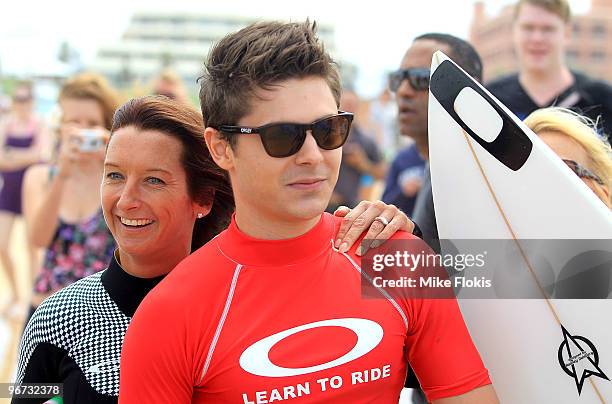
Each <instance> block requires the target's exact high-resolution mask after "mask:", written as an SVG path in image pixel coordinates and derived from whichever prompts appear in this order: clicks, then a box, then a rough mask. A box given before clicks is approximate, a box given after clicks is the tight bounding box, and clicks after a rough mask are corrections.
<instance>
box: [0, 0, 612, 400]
mask: <svg viewBox="0 0 612 404" xmlns="http://www.w3.org/2000/svg"><path fill="white" fill-rule="evenodd" d="M569 22H570V14H569V6H568V4H567V2H566V1H565V0H519V1H518V3H517V4H516V6H515V16H514V42H515V50H516V54H517V57H518V60H519V65H520V69H519V72H518V73H517V74H514V75H512V76H509V77H504V78H501V79H498V80H496V81H494V82H491V83H484V85H485V86H486V87H487V88H488V90H489V91H490V92H491V93H492V94H493V95H495V96H496V97H497V98H498V99H499V100H500V101H502V103H504V104H505V105H506V106H507V107H508V108H509V109H510V110H511V111H512V112H514V113H515V114H516V115H517V116H519V118H521V119H524V122H525V124H526V125H527V126H528V127H529V128H530V129H531V130H532V131H533V132H534V133H536V134H537V135H538V136H539V137H540V138H541V139H542V140H543V141H544V143H546V144H547V145H548V146H549V147H550V148H551V149H552V151H554V152H555V153H556V154H557V155H558V156H559V157H560V158H561V159H562V160H563V162H564V163H565V164H566V165H567V167H569V168H570V169H571V170H572V171H573V172H574V173H575V174H576V175H577V176H578V177H580V178H581V179H582V180H583V181H584V182H585V184H586V185H587V186H588V187H589V188H590V189H591V190H592V191H593V193H594V194H595V195H596V196H597V198H598V199H599V200H601V201H602V203H604V204H605V205H606V206H607V207H608V208H610V207H611V206H612V199H611V192H610V187H611V186H612V151H611V149H610V144H609V139H610V136H612V135H611V133H612V87H611V86H610V85H609V84H607V83H605V82H601V81H597V80H594V79H591V78H588V77H587V76H585V75H583V74H580V73H579V72H574V71H571V70H570V69H569V68H568V67H567V65H566V62H565V58H564V48H563V43H564V42H563V38H564V33H565V32H566V30H567V29H569V28H568V27H569V25H568V24H569ZM404 46H405V47H406V51H405V54H404V57H403V58H402V60H401V61H400V63H399V66H398V69H397V70H396V71H394V72H392V73H391V74H390V75H389V80H388V89H386V90H385V91H384V92H383V95H382V96H381V97H380V99H379V100H377V101H376V102H374V103H373V104H372V108H371V112H372V118H371V121H372V122H373V125H372V126H368V125H363V124H362V123H363V122H364V121H365V120H361V119H355V114H356V113H358V111H359V110H360V100H359V97H358V95H357V94H356V92H355V91H354V89H352V88H350V87H348V86H344V87H343V85H342V83H341V78H340V76H339V72H338V70H337V68H336V65H335V62H334V61H333V60H332V59H331V57H330V56H329V55H328V54H327V52H326V51H325V49H324V48H323V46H322V45H321V43H320V41H319V39H318V38H317V36H316V24H314V23H311V22H309V21H306V22H304V23H277V22H262V23H257V24H253V25H251V26H249V27H246V28H244V29H242V30H240V31H238V32H236V33H232V34H230V35H228V36H227V37H225V38H224V39H223V40H221V41H220V42H219V43H217V44H216V45H215V46H214V47H213V48H212V50H211V53H210V54H209V55H208V58H207V60H206V63H205V70H204V73H203V76H202V77H201V78H200V79H199V86H200V87H199V101H200V109H201V113H200V112H198V111H197V110H196V109H195V108H193V107H192V106H191V105H190V104H189V103H190V101H189V98H188V96H187V91H186V89H185V87H184V85H183V84H182V83H181V81H180V79H179V78H178V76H176V75H175V74H174V73H172V72H170V71H164V72H162V74H161V75H160V76H159V77H158V78H157V79H155V80H154V81H152V86H151V94H153V95H150V96H145V97H140V98H135V99H130V100H127V102H124V103H123V104H122V105H121V102H120V100H119V96H118V94H117V92H116V91H115V90H113V89H112V88H111V86H110V85H109V84H108V83H107V82H106V80H105V79H104V78H103V77H101V76H99V75H97V74H94V73H82V74H79V75H77V76H75V77H72V78H70V79H68V80H67V81H66V82H65V83H64V84H63V86H62V88H61V91H60V94H59V99H58V105H59V108H60V110H61V119H60V122H59V125H58V127H57V128H56V129H57V130H56V131H52V130H50V129H48V128H47V127H46V125H45V123H44V122H43V121H42V120H41V119H40V118H39V117H37V116H36V115H35V113H34V108H33V99H34V94H33V90H32V86H31V85H30V84H28V83H25V82H24V83H20V84H19V85H17V86H16V87H15V89H14V92H13V95H12V107H11V110H10V113H9V114H7V115H6V116H4V117H3V118H2V121H1V122H0V142H1V143H2V144H3V148H2V149H1V150H0V173H1V175H2V188H1V189H0V263H1V266H2V268H3V274H4V276H5V277H6V279H7V280H8V285H9V287H10V290H9V294H8V295H7V296H10V297H9V299H8V301H7V302H6V307H5V308H4V315H7V316H9V315H10V316H15V312H17V313H18V312H19V309H15V307H18V306H19V304H18V303H19V302H25V301H26V300H28V301H29V306H30V310H29V313H27V315H25V316H24V317H25V324H26V325H25V330H24V334H23V337H22V341H21V345H20V352H19V364H18V369H17V377H16V381H17V382H18V383H35V382H47V383H50V382H54V383H64V392H63V402H64V403H77V402H92V403H93V402H99V403H107V402H115V403H116V402H117V401H118V400H119V402H122V403H140V402H153V401H163V402H177V403H179V402H180V403H183V402H185V403H187V402H194V403H195V402H230V401H236V400H241V399H242V400H244V402H245V403H250V402H266V401H261V400H264V399H265V398H266V397H267V398H268V399H270V398H271V397H274V394H275V393H274V391H275V389H276V388H278V386H279V385H289V384H292V383H293V384H296V383H299V382H300V381H299V380H298V381H296V379H293V377H295V376H300V375H308V374H311V373H315V372H317V377H320V378H327V380H329V381H330V383H331V385H329V386H328V387H333V382H331V380H334V375H335V374H337V373H338V372H340V371H343V370H347V371H348V369H349V368H350V369H353V367H355V369H356V368H359V369H362V368H363V369H366V368H367V369H374V368H376V369H381V372H385V370H384V369H385V366H389V368H388V369H387V372H388V374H387V376H388V378H387V379H386V381H385V383H386V384H384V386H385V387H384V388H380V387H376V386H374V387H372V385H371V384H367V383H364V384H353V385H352V386H344V387H334V388H333V389H331V391H330V390H328V391H325V390H326V389H325V387H324V386H323V389H322V390H321V388H318V389H315V388H314V386H310V385H309V386H308V388H306V387H304V386H303V390H304V391H308V393H307V394H308V395H310V396H311V398H312V399H313V400H317V399H322V397H324V395H325V394H327V395H328V397H329V398H328V399H329V400H330V401H332V402H333V401H334V400H336V402H361V401H363V402H366V401H367V402H370V401H377V402H392V401H393V400H397V398H398V397H399V392H400V390H401V388H402V387H403V386H408V387H413V388H414V395H413V398H412V400H413V402H414V403H424V402H437V401H438V400H444V401H440V402H444V403H453V402H470V403H494V402H497V398H496V394H495V390H494V387H493V386H492V385H491V380H490V379H489V376H488V374H487V370H486V369H485V367H484V365H483V363H482V361H481V360H480V357H479V354H478V351H477V350H476V349H475V347H474V345H473V343H472V341H471V339H470V336H469V333H468V332H467V329H466V326H465V324H464V323H463V320H462V318H461V315H460V313H459V308H458V305H457V303H456V301H454V300H453V299H439V300H433V301H422V300H417V299H414V298H408V297H406V298H398V299H395V298H391V297H389V296H386V297H384V298H382V299H374V300H367V299H365V300H364V299H362V298H360V295H359V290H360V287H361V285H360V282H361V279H360V271H361V269H360V268H359V265H358V264H357V263H356V262H358V257H359V256H360V255H363V253H364V252H365V249H364V248H363V246H360V245H359V243H358V242H357V241H359V240H360V239H361V238H365V239H369V240H375V241H374V242H373V243H372V244H371V246H372V247H375V246H376V245H379V244H380V243H383V242H385V241H386V240H388V239H404V240H405V239H414V238H415V237H416V236H419V237H421V238H422V239H423V240H424V241H425V242H426V243H427V245H428V246H429V247H430V248H431V249H433V250H434V251H438V250H439V240H438V238H439V237H438V233H437V228H436V220H435V212H434V199H433V195H432V185H431V179H430V174H429V163H428V125H427V119H428V111H427V108H428V96H429V92H428V89H429V78H430V64H431V59H432V55H433V54H434V52H436V51H438V50H442V51H443V52H444V53H445V54H447V55H448V56H449V57H450V58H452V59H453V60H454V61H455V62H456V63H457V64H458V65H459V66H460V67H462V68H463V69H464V70H465V71H466V72H467V73H468V74H470V75H471V76H472V77H473V78H474V79H475V80H477V81H480V82H481V81H482V72H483V64H482V61H481V59H480V57H479V55H478V52H477V51H476V50H475V49H474V47H472V46H471V45H470V44H469V43H468V42H467V41H465V40H463V39H460V38H457V37H455V36H453V35H449V34H444V33H424V34H422V35H419V36H417V37H416V38H415V39H414V40H413V41H412V42H411V43H405V44H404ZM393 99H394V101H393ZM245 100H247V101H245ZM390 100H391V101H390ZM389 102H395V107H393V106H392V107H391V108H390V107H389ZM372 129H373V133H368V131H370V130H372ZM395 129H397V131H398V132H399V135H400V136H402V137H405V138H407V139H410V141H407V142H405V143H406V144H407V145H406V146H404V147H403V148H401V149H399V150H396V149H395V145H397V144H398V143H397V142H396V141H393V140H390V139H391V138H393V135H392V134H390V133H392V132H393V131H394V130H395ZM45 148H47V149H48V150H45ZM391 149H392V150H391ZM379 182H384V189H382V190H381V192H380V193H379V194H380V195H381V199H382V201H377V202H368V201H362V202H359V201H360V200H362V199H364V198H366V199H369V198H370V197H372V196H376V191H372V184H373V183H379ZM366 190H367V191H366ZM347 207H348V208H347ZM350 208H353V209H350ZM324 211H328V212H330V213H331V214H328V213H324ZM19 216H23V219H24V222H25V227H26V234H27V240H24V241H23V242H24V243H25V245H26V246H27V249H26V250H27V251H28V254H29V264H30V268H29V269H27V271H28V278H30V279H31V285H32V293H31V295H29V296H20V295H19V293H18V288H17V285H16V281H15V280H16V272H17V271H20V270H23V269H21V268H17V267H16V266H15V265H14V264H13V261H12V260H11V256H10V251H9V242H10V237H11V234H12V233H13V231H12V229H13V227H14V222H15V220H16V218H18V217H19ZM408 216H410V217H411V218H412V221H414V224H413V222H412V221H411V220H410V219H408ZM415 224H416V226H415ZM412 233H414V234H412ZM39 250H40V251H41V252H42V254H41V256H40V257H39V256H38V254H37V251H39ZM331 268H333V270H331ZM338 285H342V287H341V288H339V286H338ZM389 303H390V304H389ZM366 318H367V319H366ZM128 326H129V327H128ZM323 326H335V327H343V328H347V329H349V330H353V331H355V330H356V331H355V332H356V333H357V335H358V337H359V336H360V335H361V334H359V333H360V332H366V331H367V332H368V333H374V334H375V335H378V333H380V338H379V339H378V341H377V342H376V344H374V345H373V346H371V347H368V348H362V349H363V351H362V352H361V353H360V354H357V353H353V352H352V351H351V352H350V353H349V354H350V355H353V354H354V355H353V356H351V358H350V359H347V360H346V361H344V362H343V361H342V360H337V361H335V362H334V361H332V359H333V358H335V357H337V355H336V356H333V355H334V352H335V353H336V354H337V352H339V351H342V350H343V349H345V347H344V346H343V345H342V344H341V343H337V344H336V342H335V341H330V342H329V344H330V345H334V344H336V345H334V349H335V351H333V352H332V353H329V352H327V351H322V352H324V353H321V354H317V353H313V352H310V355H309V356H305V352H304V350H303V349H301V347H303V345H301V344H303V341H301V342H300V341H298V340H292V344H289V345H290V346H288V347H287V348H286V350H285V351H282V352H281V351H279V350H276V351H273V350H272V348H273V345H274V343H276V342H278V341H281V340H283V339H285V338H289V337H290V336H291V335H293V334H295V333H297V332H298V330H306V329H317V328H320V327H323ZM442 328H444V332H442ZM364 330H365V331H364ZM359 341H361V340H360V339H359V338H358V345H359ZM272 352H274V357H275V358H282V360H284V361H285V362H283V363H284V364H285V366H286V367H283V366H277V365H275V364H274V363H273V362H272V358H270V359H268V356H267V354H268V353H270V354H272ZM366 353H367V355H366ZM349 354H347V355H348V356H350V355H349ZM332 357H333V358H332ZM330 358H332V359H330ZM342 358H344V356H342V357H341V359H342ZM321 363H322V364H323V365H319V364H321ZM331 363H334V364H333V365H330V364H331ZM349 363H350V367H349V365H348V364H349ZM327 365H329V366H327ZM120 370H121V372H119V371H120ZM266 377H267V378H266ZM304 380H305V379H304ZM120 382H121V383H120ZM298 391H299V389H298V387H295V389H294V390H292V391H291V394H293V396H294V397H295V396H296V395H297V394H298V393H297V392H298ZM260 393H261V394H260ZM276 394H281V395H282V394H285V395H287V394H289V393H287V391H286V390H285V391H284V393H278V391H277V390H276ZM304 394H306V393H304ZM256 397H257V398H256ZM262 397H263V398H262ZM279 397H280V396H279ZM260 398H261V400H260ZM249 400H252V401H249ZM360 400H361V401H360ZM42 401H44V400H42ZM13 402H14V403H21V402H31V401H27V400H26V399H22V398H20V397H14V398H13Z"/></svg>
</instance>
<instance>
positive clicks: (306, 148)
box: [295, 131, 323, 165]
mask: <svg viewBox="0 0 612 404" xmlns="http://www.w3.org/2000/svg"><path fill="white" fill-rule="evenodd" d="M295 161H296V163H297V164H300V165H316V164H318V163H320V162H321V161H323V150H322V149H321V148H320V147H319V145H318V144H317V141H316V140H315V138H314V137H313V136H312V132H311V131H308V133H307V134H306V139H305V140H304V144H303V145H302V148H301V149H300V150H299V151H298V152H297V153H296V155H295Z"/></svg>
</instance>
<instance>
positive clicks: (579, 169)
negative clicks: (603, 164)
mask: <svg viewBox="0 0 612 404" xmlns="http://www.w3.org/2000/svg"><path fill="white" fill-rule="evenodd" d="M563 162H564V163H565V164H567V166H568V167H569V168H570V169H571V170H572V171H573V172H574V173H575V174H576V175H577V176H578V177H580V178H588V179H590V180H593V181H595V182H596V183H598V184H599V185H605V184H604V182H603V180H602V179H601V178H599V176H598V175H597V174H595V173H593V172H592V171H591V170H589V169H588V168H586V167H584V166H581V165H580V164H578V163H576V162H575V161H574V160H565V159H564V160H563Z"/></svg>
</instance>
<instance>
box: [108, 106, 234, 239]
mask: <svg viewBox="0 0 612 404" xmlns="http://www.w3.org/2000/svg"><path fill="white" fill-rule="evenodd" d="M128 126H133V127H135V128H137V129H140V130H156V131H160V132H163V133H165V134H167V135H168V136H171V137H173V138H175V139H177V140H179V141H180V142H181V145H182V148H183V153H182V156H181V165H182V166H183V168H184V169H185V174H186V177H187V189H188V192H189V196H190V197H191V199H192V200H194V201H198V202H201V203H204V202H205V201H206V198H208V197H209V195H210V191H211V189H212V190H214V199H213V203H212V209H211V211H210V213H209V214H208V215H207V216H206V217H204V218H202V219H198V220H196V223H195V226H194V229H193V239H192V242H191V251H195V250H196V249H198V248H199V247H201V246H203V245H204V244H206V243H207V242H208V241H209V240H211V239H212V238H213V237H214V236H216V235H217V234H219V233H220V232H221V231H222V230H224V229H225V228H226V227H227V226H228V224H229V222H230V219H231V215H232V212H233V211H234V195H233V193H232V189H231V186H230V183H229V180H228V178H227V174H226V172H225V171H223V170H221V169H220V168H219V167H218V166H217V165H216V164H215V162H214V161H213V160H212V158H211V156H210V153H209V151H208V148H207V147H206V142H205V141H204V136H203V134H204V124H203V122H202V117H201V115H200V114H199V113H198V112H197V111H196V110H194V109H192V108H190V107H188V106H186V105H184V104H182V103H179V102H177V101H174V100H171V99H170V98H168V97H164V96H146V97H141V98H134V99H132V100H130V101H128V102H126V103H125V104H123V105H122V106H121V107H119V109H118V110H117V112H116V113H115V116H114V118H113V126H112V128H111V137H112V134H113V133H114V132H115V131H117V130H118V129H121V128H125V127H128Z"/></svg>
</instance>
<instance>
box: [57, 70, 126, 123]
mask: <svg viewBox="0 0 612 404" xmlns="http://www.w3.org/2000/svg"><path fill="white" fill-rule="evenodd" d="M67 98H72V99H84V100H94V101H96V102H97V103H98V104H99V105H100V108H102V115H103V117H104V127H105V128H106V129H110V128H111V125H112V122H113V114H114V113H115V110H116V109H117V107H118V106H119V101H118V97H117V94H116V93H115V90H113V88H112V87H111V86H110V85H109V84H108V82H107V81H106V79H104V77H102V76H100V75H99V74H96V73H81V74H79V75H77V76H74V77H71V78H70V79H68V80H67V81H66V82H65V83H64V85H63V86H62V89H61V91H60V95H59V101H60V102H62V101H63V100H65V99H67Z"/></svg>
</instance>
